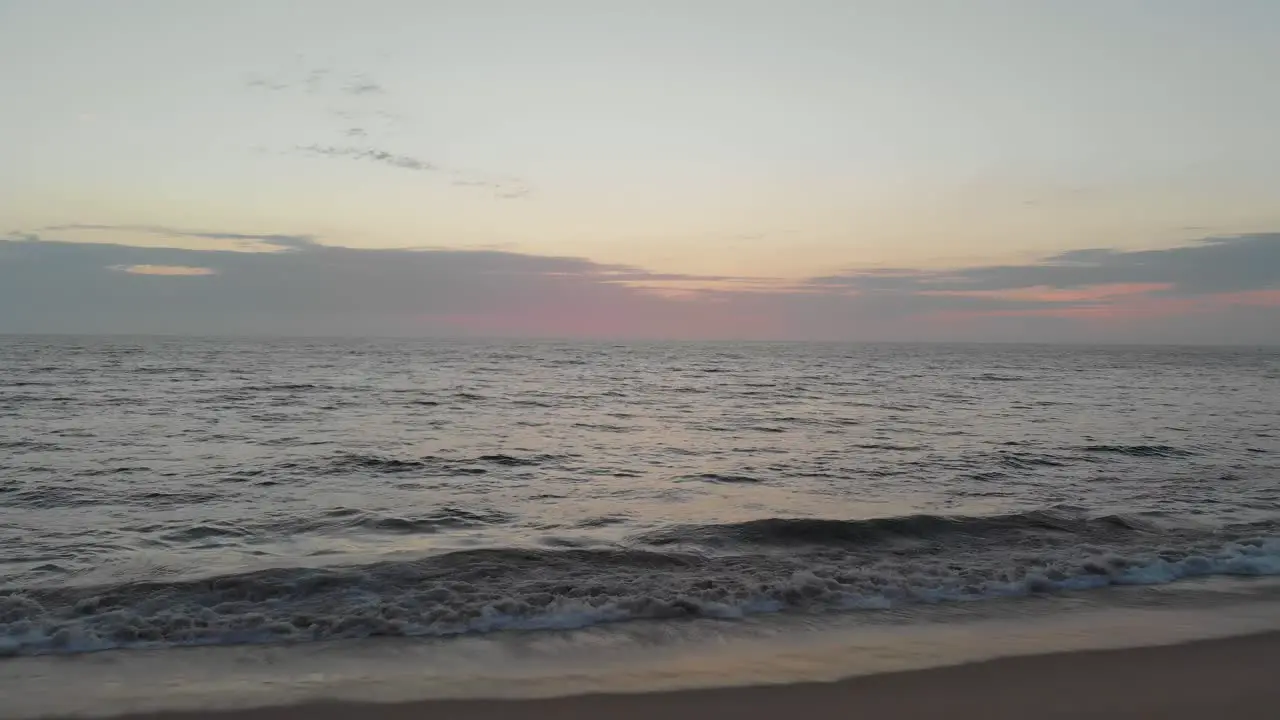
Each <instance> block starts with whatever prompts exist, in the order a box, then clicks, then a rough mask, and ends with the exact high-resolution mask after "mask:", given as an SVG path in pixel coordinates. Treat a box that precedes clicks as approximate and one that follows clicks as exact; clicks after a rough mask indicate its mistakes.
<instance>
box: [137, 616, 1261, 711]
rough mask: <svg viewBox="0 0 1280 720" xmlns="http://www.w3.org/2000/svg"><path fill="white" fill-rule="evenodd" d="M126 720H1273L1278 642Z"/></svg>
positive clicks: (1242, 640)
mask: <svg viewBox="0 0 1280 720" xmlns="http://www.w3.org/2000/svg"><path fill="white" fill-rule="evenodd" d="M132 717H133V718H135V719H136V720H143V719H144V718H146V719H149V720H304V719H305V720H343V719H345V718H357V717H358V718H362V719H365V718H367V719H368V720H401V719H403V720H409V719H410V718H415V719H416V718H432V719H433V720H434V719H438V718H458V719H459V720H498V719H499V718H528V719H531V720H543V719H545V720H553V719H554V720H576V719H578V718H582V719H583V720H585V719H586V718H592V719H595V718H609V719H610V720H683V719H684V718H690V719H692V718H698V719H700V720H703V719H707V718H734V719H735V720H755V719H757V718H758V719H760V720H764V719H766V718H768V719H769V720H777V719H778V718H790V717H794V718H796V719H797V720H819V719H822V718H864V717H865V718H875V719H876V720H884V719H886V718H934V717H936V718H944V717H945V718H958V719H960V720H966V719H970V718H972V719H974V720H976V719H978V718H983V719H991V718H1037V719H1040V718H1090V719H1091V720H1099V719H1103V718H1168V719H1169V720H1181V719H1183V718H1185V719H1187V720H1190V719H1191V718H1197V719H1200V718H1206V717H1212V718H1215V719H1217V720H1239V719H1247V718H1267V719H1269V720H1271V719H1274V718H1277V717H1280V633H1269V634H1262V635H1251V636H1244V637H1236V638H1228V639H1219V640H1207V641H1201V642H1193V643H1187V644H1182V645H1171V646H1163V647H1147V648H1134V649H1125V650H1103V651H1088V652H1072V653H1061V654H1053V655H1040V656H1031V657H1015V658H1004V659H999V660H992V661H986V662H978V663H971V664H967V665H959V666H953V667H943V668H934V669H929V670H919V671H911V672H900V673H889V674H882V675H871V676H864V677H856V678H851V679H848V680H843V681H840V682H833V683H810V684H794V685H769V686H758V687H741V688H723V689H713V690H690V691H679V692H661V693H651V694H633V695H588V696H578V697H563V698H549V699H530V700H432V701H423V702H414V703H403V704H387V705H379V704H352V703H314V704H307V705H297V706H291V707H277V708H261V709H254V710H237V711H227V712H216V713H215V712H205V713H201V712H189V713H188V712H184V713H162V714H152V715H135V716H132Z"/></svg>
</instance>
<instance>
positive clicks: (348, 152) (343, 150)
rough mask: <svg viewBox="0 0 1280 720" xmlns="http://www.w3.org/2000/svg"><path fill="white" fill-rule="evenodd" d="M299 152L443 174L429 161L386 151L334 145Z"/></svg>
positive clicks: (312, 147) (317, 146)
mask: <svg viewBox="0 0 1280 720" xmlns="http://www.w3.org/2000/svg"><path fill="white" fill-rule="evenodd" d="M298 150H300V151H302V152H304V153H308V154H311V155H319V156H321V157H330V158H351V159H353V160H369V161H371V162H376V163H381V164H383V165H389V166H391V167H395V168H401V169H403V170H414V171H417V172H441V171H442V168H440V166H438V165H436V164H435V163H433V162H430V161H428V160H422V159H420V158H416V157H413V156H412V155H397V154H395V153H389V152H386V151H384V150H377V149H374V148H357V147H334V146H332V145H305V146H299V147H298Z"/></svg>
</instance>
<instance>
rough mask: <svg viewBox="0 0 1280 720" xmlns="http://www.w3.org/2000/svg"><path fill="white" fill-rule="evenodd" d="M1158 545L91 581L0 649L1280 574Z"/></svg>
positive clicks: (8, 625)
mask: <svg viewBox="0 0 1280 720" xmlns="http://www.w3.org/2000/svg"><path fill="white" fill-rule="evenodd" d="M1161 552H1162V553H1163V555H1164V557H1161V556H1160V555H1159V554H1135V555H1131V556H1124V555H1118V554H1115V553H1111V554H1108V555H1096V556H1084V557H1081V558H1077V559H1076V561H1075V562H1074V563H1073V564H1072V563H1069V562H1067V560H1066V559H1065V558H1063V557H1055V558H1045V559H1044V560H1045V562H1042V563H1040V564H1036V565H1032V566H1027V567H1022V568H1016V567H1006V568H992V567H982V566H981V565H980V564H979V563H977V562H974V559H973V558H970V559H969V567H968V568H964V569H962V570H961V571H959V572H957V571H956V570H954V569H951V570H950V571H948V570H947V569H945V568H946V564H929V563H921V562H914V563H912V562H908V563H903V564H902V565H901V566H899V567H898V568H897V570H896V571H895V570H893V569H892V568H890V567H889V566H888V565H885V566H881V567H876V568H870V569H865V570H864V571H863V572H851V571H850V569H849V568H842V567H840V566H839V565H837V564H833V563H831V562H830V559H829V558H828V559H826V560H825V562H824V560H823V558H820V557H810V558H808V559H807V560H805V561H804V563H803V564H805V565H807V567H805V568H803V569H800V568H798V567H796V566H792V567H793V568H794V569H792V570H791V571H790V572H789V573H786V574H781V575H776V574H775V575H772V576H770V575H769V573H768V572H765V571H764V570H761V569H757V570H756V571H755V572H753V573H749V574H742V569H743V568H742V567H741V566H739V567H737V568H736V570H737V571H739V574H738V575H733V574H720V575H718V576H716V575H715V574H714V573H713V574H712V575H711V576H707V575H706V574H704V573H699V572H692V573H690V572H684V573H682V572H679V571H675V572H667V573H658V574H654V573H641V574H632V575H629V576H624V577H621V578H620V577H618V575H617V574H616V573H615V574H614V575H613V576H611V577H610V576H607V575H606V574H602V573H600V572H598V571H597V572H595V573H593V574H591V575H582V576H581V580H580V583H581V584H579V585H577V586H569V585H566V584H564V583H563V582H561V581H560V580H561V578H559V577H552V578H545V577H544V578H542V579H538V578H536V577H530V576H517V577H518V578H519V579H516V580H513V581H509V582H504V583H500V584H497V585H494V586H492V587H489V588H481V587H479V586H477V585H475V584H472V583H469V582H465V581H448V580H443V581H441V580H437V581H436V582H426V583H424V582H423V578H424V572H423V571H424V566H423V564H421V563H417V564H415V563H408V564H403V565H399V566H397V565H390V564H389V565H382V566H376V567H372V568H364V569H360V568H352V569H349V573H348V574H347V575H344V576H341V577H339V576H335V575H334V574H333V573H332V572H331V571H317V570H306V571H303V570H299V571H287V572H285V571H281V572H276V573H267V574H259V575H257V576H247V577H237V578H221V579H214V580H211V581H207V582H198V583H187V584H181V585H154V586H139V585H134V586H126V587H117V588H100V589H96V590H94V591H93V592H92V593H86V594H83V595H81V596H80V597H78V598H70V597H66V596H65V595H64V596H59V595H58V594H56V593H46V594H45V595H44V596H43V597H41V596H39V595H38V594H33V593H9V594H6V595H4V596H0V620H3V621H4V622H3V623H0V655H17V654H40V653H77V652H89V651H97V650H106V649H112V648H141V647H162V646H169V645H211V644H238V643H271V642H297V641H310V640H326V639H337V638H359V637H370V636H388V635H394V636H449V635H458V634H463V633H487V632H496V631H503V630H552V629H554V630H566V629H574V628H582V627H586V626H590V625H596V624H601V623H613V622H621V621H627V620H638V619H672V618H682V617H715V618H726V619H731V618H738V617H742V616H744V615H751V614H761V613H772V612H779V611H798V612H830V611H851V610H880V609H888V608H901V607H906V606H910V605H911V604H915V603H946V602H973V601H980V600H984V599H992V598H1009V597H1018V596H1025V595H1031V594H1037V593H1054V592H1062V591H1083V590H1092V589H1098V588H1105V587H1109V586H1113V585H1156V584H1165V583H1172V582H1176V581H1178V580H1182V579H1185V578H1195V577H1204V576H1212V575H1232V576H1262V575H1280V539H1251V540H1245V541H1242V542H1232V543H1227V544H1225V545H1222V546H1220V547H1219V548H1218V549H1217V550H1216V551H1213V552H1192V553H1181V554H1180V557H1175V555H1179V554H1178V553H1174V552H1172V551H1169V550H1167V549H1165V550H1163V551H1161ZM633 559H635V558H633ZM950 566H951V567H952V568H954V563H951V564H950ZM780 569H781V566H776V567H772V568H770V570H772V571H775V572H776V571H778V570H780ZM579 570H580V571H583V572H585V571H586V570H587V568H586V567H582V568H579ZM630 570H632V571H634V570H636V568H635V567H631V568H630ZM492 571H493V568H492V567H490V569H489V571H488V572H492ZM425 574H426V575H430V574H432V572H431V570H430V569H429V570H428V571H427V572H426V573H425ZM227 588H235V593H234V594H236V595H238V596H240V597H241V598H242V599H229V596H228V595H227V594H226V590H227ZM326 588H329V589H326ZM220 591H221V593H220ZM95 593H96V594H95Z"/></svg>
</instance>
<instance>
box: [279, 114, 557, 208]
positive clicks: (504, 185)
mask: <svg viewBox="0 0 1280 720" xmlns="http://www.w3.org/2000/svg"><path fill="white" fill-rule="evenodd" d="M357 129H358V128H357ZM297 150H298V151H299V152H302V153H305V154H308V155H313V156H317V157H324V158H339V159H351V160H363V161H367V162H373V163H378V164H380V165H386V166H388V167H393V168H398V169H401V170H411V171H414V172H423V173H440V174H441V175H443V176H444V177H447V178H448V180H449V184H450V185H453V186H454V187H463V188H479V189H483V190H487V191H489V192H491V193H493V196H494V197H496V198H499V199H502V200H515V199H520V198H527V197H529V196H530V195H532V194H533V187H532V186H531V185H529V183H528V182H526V181H524V180H522V179H520V178H516V177H509V176H486V175H482V174H478V173H473V172H467V171H463V170H451V169H448V168H445V167H441V166H440V165H437V164H436V163H434V162H431V161H429V160H424V159H422V158H418V157H414V156H412V155H401V154H397V153H392V152H387V151H385V150H378V149H376V148H369V147H356V146H352V145H347V146H336V145H315V144H313V145H305V146H299V147H298V148H297Z"/></svg>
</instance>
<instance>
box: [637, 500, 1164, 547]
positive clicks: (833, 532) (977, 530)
mask: <svg viewBox="0 0 1280 720" xmlns="http://www.w3.org/2000/svg"><path fill="white" fill-rule="evenodd" d="M1117 529H1120V530H1128V531H1141V532H1155V531H1157V526H1156V525H1155V524H1153V523H1150V522H1147V521H1145V520H1142V519H1140V518H1136V517H1133V516H1124V515H1106V516H1102V517H1097V518H1089V517H1085V516H1082V515H1079V514H1076V513H1073V512H1070V511H1068V510H1065V509H1050V510H1034V511H1028V512H1018V513H1009V514H1005V515H987V516H963V515H959V516H946V515H925V514H921V515H907V516H902V517H884V518H869V519H865V520H827V519H820V518H765V519H761V520H748V521H745V522H740V523H729V524H718V525H684V526H676V527H673V528H666V529H662V530H658V531H655V532H651V533H648V534H644V535H640V536H637V538H636V539H637V540H638V541H641V542H643V543H645V544H648V545H655V546H664V545H676V544H689V543H694V544H703V545H712V546H716V547H725V546H728V545H733V544H752V545H793V544H807V545H849V544H854V545H867V544H873V543H882V542H888V541H892V540H896V539H916V540H932V539H940V538H944V537H954V536H968V537H979V538H992V537H993V536H995V537H1001V538H1003V537H1005V536H1008V535H1010V534H1028V533H1045V532H1053V533H1074V534H1077V535H1088V534H1106V533H1108V532H1112V531H1115V530H1117Z"/></svg>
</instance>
